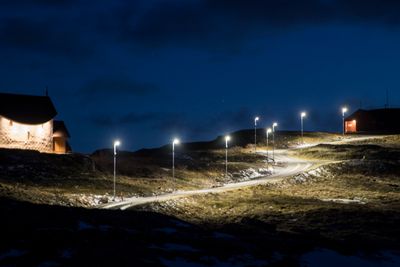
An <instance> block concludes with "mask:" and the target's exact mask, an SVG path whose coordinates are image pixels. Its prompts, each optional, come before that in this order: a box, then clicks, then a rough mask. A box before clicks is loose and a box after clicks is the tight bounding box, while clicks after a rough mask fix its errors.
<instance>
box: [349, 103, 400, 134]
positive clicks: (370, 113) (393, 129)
mask: <svg viewBox="0 0 400 267" xmlns="http://www.w3.org/2000/svg"><path fill="white" fill-rule="evenodd" d="M344 123H345V125H344V126H345V131H346V133H400V108H385V109H371V110H364V109H359V110H357V111H356V112H354V113H353V114H351V115H350V116H348V117H347V118H346V119H345V122H344Z"/></svg>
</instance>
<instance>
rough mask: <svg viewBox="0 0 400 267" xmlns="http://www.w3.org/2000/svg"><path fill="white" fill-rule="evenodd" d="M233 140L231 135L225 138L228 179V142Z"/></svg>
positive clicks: (226, 174) (226, 175) (226, 173)
mask: <svg viewBox="0 0 400 267" xmlns="http://www.w3.org/2000/svg"><path fill="white" fill-rule="evenodd" d="M230 140H231V137H230V136H229V135H227V136H225V177H226V178H228V142H229V141H230Z"/></svg>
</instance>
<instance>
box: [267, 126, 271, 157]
mask: <svg viewBox="0 0 400 267" xmlns="http://www.w3.org/2000/svg"><path fill="white" fill-rule="evenodd" d="M271 132H272V129H271V128H268V129H267V163H268V162H269V156H268V154H269V152H268V143H269V134H270V133H271Z"/></svg>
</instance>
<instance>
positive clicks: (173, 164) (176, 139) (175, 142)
mask: <svg viewBox="0 0 400 267" xmlns="http://www.w3.org/2000/svg"><path fill="white" fill-rule="evenodd" d="M179 143H180V141H179V139H178V138H174V140H173V141H172V178H174V179H175V145H179Z"/></svg>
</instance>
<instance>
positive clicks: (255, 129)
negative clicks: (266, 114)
mask: <svg viewBox="0 0 400 267" xmlns="http://www.w3.org/2000/svg"><path fill="white" fill-rule="evenodd" d="M259 119H260V118H259V117H255V118H254V152H257V121H258V120H259Z"/></svg>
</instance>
